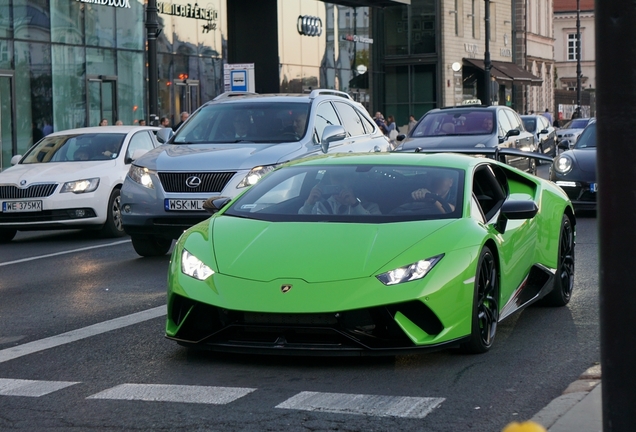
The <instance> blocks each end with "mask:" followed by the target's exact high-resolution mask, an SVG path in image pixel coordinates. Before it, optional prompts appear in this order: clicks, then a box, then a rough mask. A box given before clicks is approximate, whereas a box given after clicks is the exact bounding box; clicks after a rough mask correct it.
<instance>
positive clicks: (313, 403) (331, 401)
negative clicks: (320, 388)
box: [276, 392, 445, 418]
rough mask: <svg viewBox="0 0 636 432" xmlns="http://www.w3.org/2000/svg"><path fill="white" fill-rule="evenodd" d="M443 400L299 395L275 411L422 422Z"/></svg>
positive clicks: (373, 396)
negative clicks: (327, 413) (285, 410)
mask: <svg viewBox="0 0 636 432" xmlns="http://www.w3.org/2000/svg"><path fill="white" fill-rule="evenodd" d="M444 400H445V399H444V398H431V397H408V396H381V395H377V396H376V395H361V394H344V393H319V392H301V393H298V394H297V395H295V396H293V397H291V398H289V399H287V400H286V401H285V402H283V403H281V404H279V405H277V406H276V408H283V409H295V410H302V411H322V412H331V413H338V414H358V415H368V416H378V417H406V418H424V417H426V416H427V415H428V414H430V413H431V411H433V410H434V409H435V408H437V407H438V406H439V405H440V404H441V403H442V402H443V401H444Z"/></svg>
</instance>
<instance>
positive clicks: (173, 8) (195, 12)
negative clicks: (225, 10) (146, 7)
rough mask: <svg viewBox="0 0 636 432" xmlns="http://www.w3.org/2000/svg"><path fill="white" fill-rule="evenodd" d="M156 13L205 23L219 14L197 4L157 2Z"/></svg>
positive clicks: (216, 17)
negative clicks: (204, 21) (200, 20)
mask: <svg viewBox="0 0 636 432" xmlns="http://www.w3.org/2000/svg"><path fill="white" fill-rule="evenodd" d="M100 1H104V0H100ZM109 1H110V0H109ZM114 1H117V0H114ZM119 1H123V0H119ZM125 1H126V2H128V0H125ZM129 7H130V6H129ZM157 11H158V12H159V13H161V14H164V15H174V16H180V17H184V18H194V19H202V20H207V21H216V20H217V19H218V17H219V13H218V12H217V10H216V9H212V8H202V7H199V5H198V4H197V3H195V4H194V5H192V4H190V3H188V4H184V5H181V4H173V3H163V2H157ZM208 24H209V23H208ZM214 28H216V23H215V25H214Z"/></svg>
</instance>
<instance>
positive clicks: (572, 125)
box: [563, 119, 590, 129]
mask: <svg viewBox="0 0 636 432" xmlns="http://www.w3.org/2000/svg"><path fill="white" fill-rule="evenodd" d="M589 121H590V119H574V120H570V121H569V122H567V123H566V124H565V125H564V126H563V129H584V128H585V126H587V124H588V123H589Z"/></svg>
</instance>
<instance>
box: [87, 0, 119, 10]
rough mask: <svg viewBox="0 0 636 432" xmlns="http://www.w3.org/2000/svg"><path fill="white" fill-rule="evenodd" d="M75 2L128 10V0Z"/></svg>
mask: <svg viewBox="0 0 636 432" xmlns="http://www.w3.org/2000/svg"><path fill="white" fill-rule="evenodd" d="M77 1H78V2H80V3H92V4H96V5H102V6H112V7H116V8H127V9H130V1H129V0H77Z"/></svg>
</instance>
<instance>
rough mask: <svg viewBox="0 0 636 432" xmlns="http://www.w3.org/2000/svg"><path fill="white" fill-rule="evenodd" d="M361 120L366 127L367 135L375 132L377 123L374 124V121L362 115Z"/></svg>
mask: <svg viewBox="0 0 636 432" xmlns="http://www.w3.org/2000/svg"><path fill="white" fill-rule="evenodd" d="M360 118H361V119H362V126H364V131H365V132H366V133H367V134H371V133H373V130H374V129H375V123H373V121H372V120H371V119H369V118H367V116H365V115H364V114H360Z"/></svg>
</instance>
